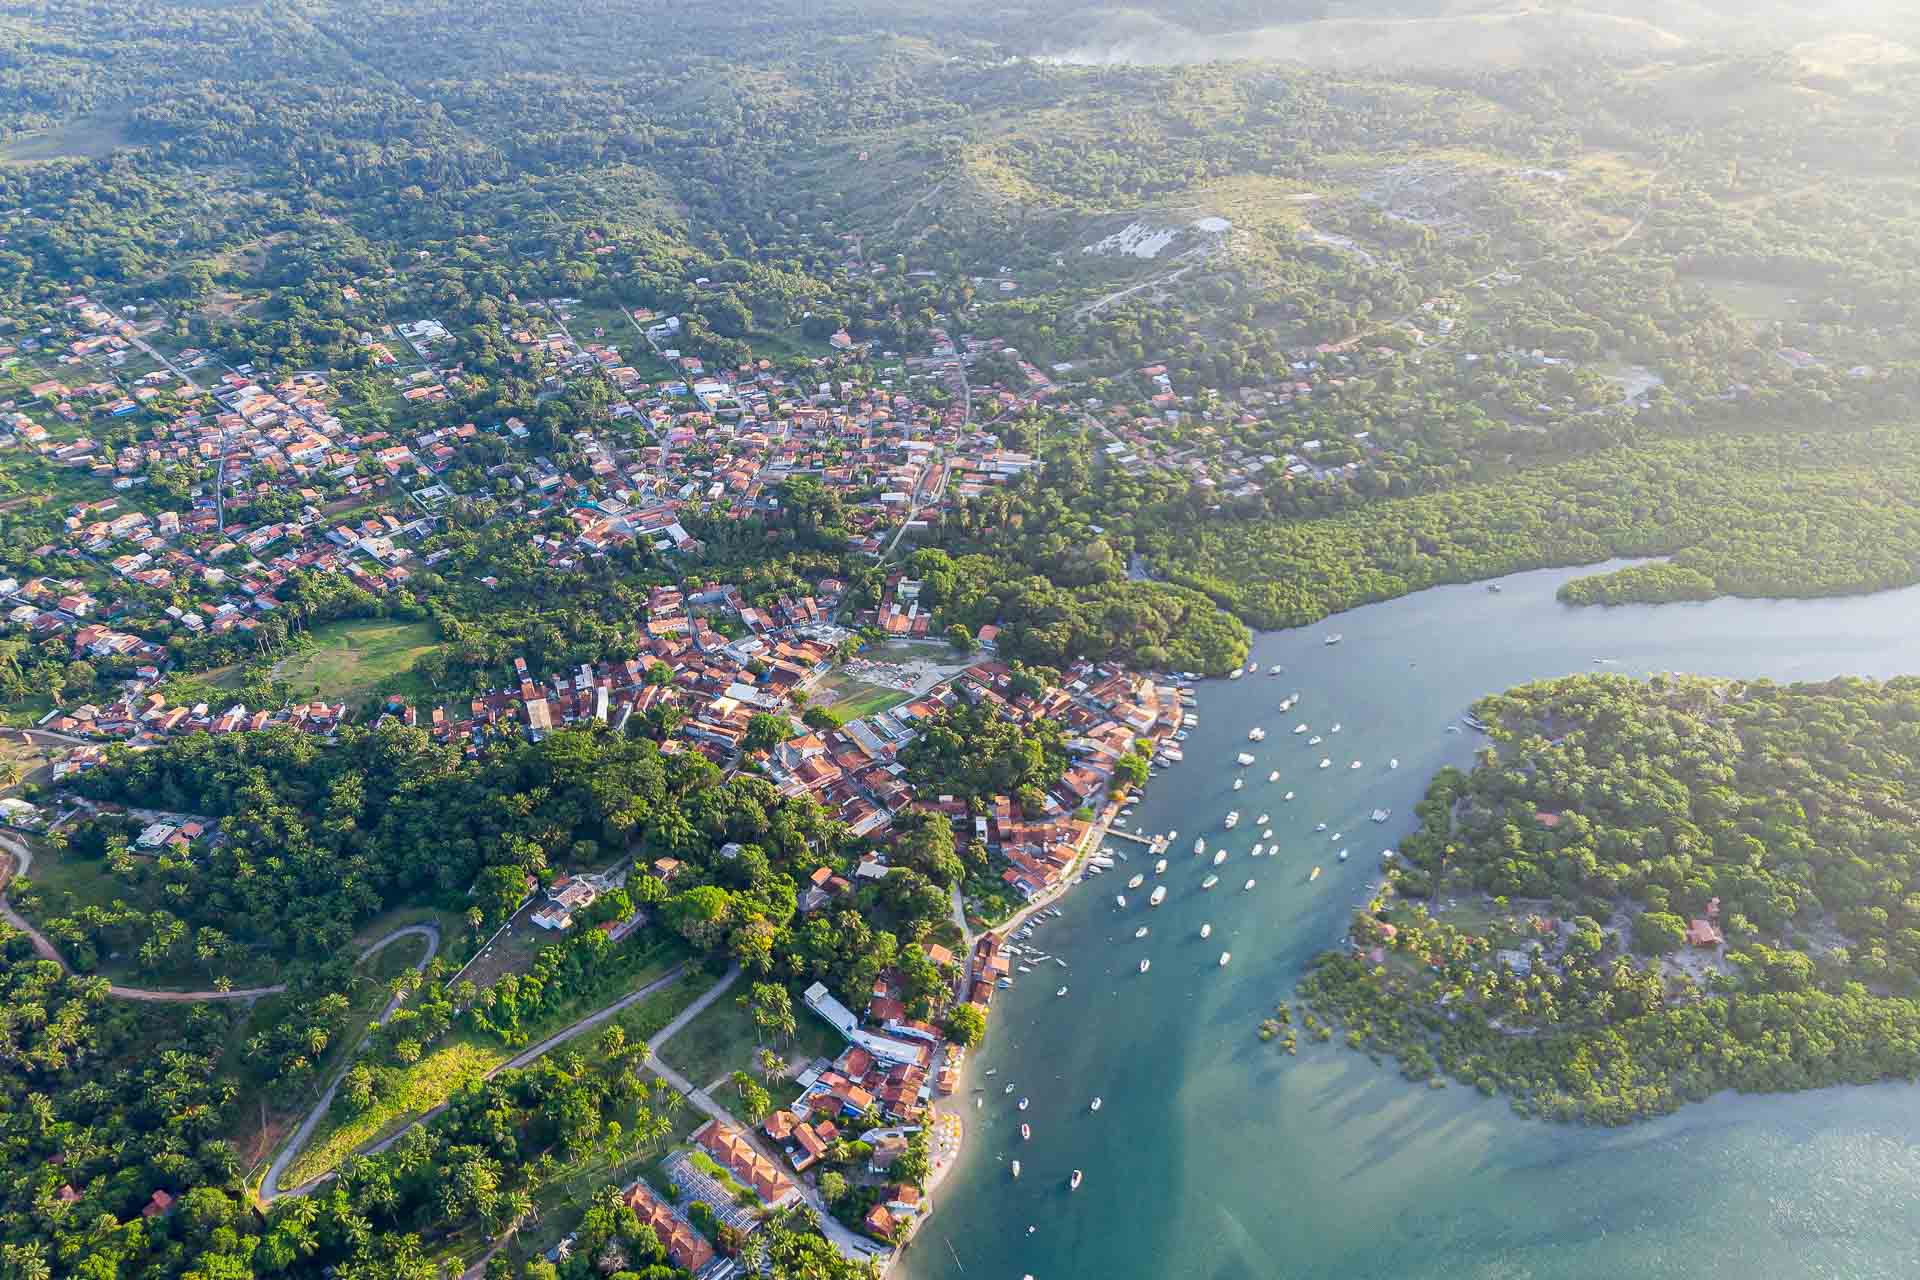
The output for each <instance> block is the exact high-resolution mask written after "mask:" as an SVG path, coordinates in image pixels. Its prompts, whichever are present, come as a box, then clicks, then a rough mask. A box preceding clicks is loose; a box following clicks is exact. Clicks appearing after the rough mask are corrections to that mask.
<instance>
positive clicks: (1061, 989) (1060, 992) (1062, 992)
mask: <svg viewBox="0 0 1920 1280" xmlns="http://www.w3.org/2000/svg"><path fill="white" fill-rule="evenodd" d="M1053 994H1054V995H1056V996H1064V995H1065V994H1067V989H1066V988H1065V987H1062V988H1060V989H1059V990H1058V991H1056V992H1054V993H1053Z"/></svg>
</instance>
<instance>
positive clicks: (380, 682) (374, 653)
mask: <svg viewBox="0 0 1920 1280" xmlns="http://www.w3.org/2000/svg"><path fill="white" fill-rule="evenodd" d="M439 640H440V632H439V628H437V627H436V626H435V625H434V624H433V623H431V622H392V621H386V620H380V621H358V622H334V623H329V624H327V625H326V626H323V627H316V628H314V631H313V644H312V646H311V647H310V648H306V649H302V650H300V651H299V652H297V653H295V654H293V655H292V656H291V657H289V658H287V659H286V660H285V661H284V662H282V663H281V664H280V669H279V677H280V679H282V680H285V681H286V682H287V684H288V686H289V687H290V688H291V689H292V690H293V695H294V697H296V698H302V697H319V698H324V699H326V700H327V701H329V702H343V701H344V702H348V703H358V702H364V701H366V700H367V699H369V698H373V697H378V696H380V695H382V694H388V693H394V694H400V695H402V696H407V695H417V689H416V686H417V685H418V683H419V682H418V681H417V680H414V679H412V678H410V677H409V676H408V673H409V672H410V671H411V669H412V667H413V664H414V663H415V662H418V661H419V660H420V659H421V658H423V657H425V656H426V655H427V654H429V653H431V652H432V651H433V649H434V647H435V646H436V645H437V644H438V643H439Z"/></svg>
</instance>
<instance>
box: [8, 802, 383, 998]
mask: <svg viewBox="0 0 1920 1280" xmlns="http://www.w3.org/2000/svg"><path fill="white" fill-rule="evenodd" d="M0 849H3V850H5V851H6V852H8V853H11V854H12V855H13V857H14V870H13V876H24V875H26V874H27V873H28V872H29V871H30V870H32V868H33V850H32V848H30V847H29V846H28V845H27V843H26V842H25V841H23V840H18V839H15V838H14V837H13V836H9V835H0ZM13 876H8V877H7V880H8V881H11V880H12V879H13ZM0 919H5V920H6V922H7V923H8V924H10V925H12V926H13V927H14V928H16V929H18V930H20V932H22V933H24V934H26V935H27V937H28V939H29V940H30V941H31V942H32V943H33V949H34V950H35V951H36V952H38V953H39V955H40V957H41V958H42V959H45V960H51V961H53V962H54V963H55V964H57V965H59V966H60V972H62V973H72V972H73V969H72V967H71V966H70V965H68V964H67V961H66V957H65V956H62V955H61V954H60V949H59V948H58V947H56V946H54V945H53V941H52V939H50V938H48V937H47V935H46V934H44V933H41V932H40V931H39V930H38V929H36V928H34V927H33V925H32V924H31V923H29V922H28V920H27V918H26V917H25V916H23V915H21V914H20V913H19V912H18V911H15V910H14V909H13V903H11V902H9V901H8V900H7V897H6V895H5V894H4V893H0ZM383 945H384V944H383ZM286 989H287V984H286V983H284V982H276V983H274V984H273V985H272V986H270V987H235V988H232V989H230V990H227V991H152V990H148V989H147V988H145V987H120V986H109V987H108V988H107V994H108V995H111V996H118V997H119V998H120V999H122V1000H145V1001H147V1002H149V1003H151V1004H198V1003H199V1002H200V1001H203V1000H257V999H259V998H260V997H261V996H271V995H278V994H279V993H280V992H282V991H285V990H286Z"/></svg>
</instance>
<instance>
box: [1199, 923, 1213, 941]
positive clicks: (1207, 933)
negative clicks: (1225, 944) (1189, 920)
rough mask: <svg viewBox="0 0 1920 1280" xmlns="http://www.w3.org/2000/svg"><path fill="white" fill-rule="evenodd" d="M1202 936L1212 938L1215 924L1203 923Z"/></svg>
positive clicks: (1201, 927)
mask: <svg viewBox="0 0 1920 1280" xmlns="http://www.w3.org/2000/svg"><path fill="white" fill-rule="evenodd" d="M1200 936H1201V937H1203V938H1211V937H1212V936H1213V925H1212V924H1211V923H1207V924H1203V925H1201V926H1200Z"/></svg>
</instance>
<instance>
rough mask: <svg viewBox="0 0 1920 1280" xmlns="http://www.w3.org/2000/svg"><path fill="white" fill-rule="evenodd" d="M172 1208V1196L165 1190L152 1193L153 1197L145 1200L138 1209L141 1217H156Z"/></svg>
mask: <svg viewBox="0 0 1920 1280" xmlns="http://www.w3.org/2000/svg"><path fill="white" fill-rule="evenodd" d="M172 1208H173V1197H172V1196H171V1195H169V1194H167V1193H166V1192H165V1191H156V1192H154V1193H153V1199H151V1200H149V1201H147V1203H146V1205H145V1206H144V1207H143V1208H142V1209H141V1210H140V1216H141V1217H143V1218H158V1217H160V1216H161V1215H162V1214H164V1213H166V1212H167V1211H168V1210H170V1209H172Z"/></svg>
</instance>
